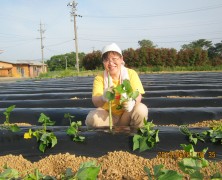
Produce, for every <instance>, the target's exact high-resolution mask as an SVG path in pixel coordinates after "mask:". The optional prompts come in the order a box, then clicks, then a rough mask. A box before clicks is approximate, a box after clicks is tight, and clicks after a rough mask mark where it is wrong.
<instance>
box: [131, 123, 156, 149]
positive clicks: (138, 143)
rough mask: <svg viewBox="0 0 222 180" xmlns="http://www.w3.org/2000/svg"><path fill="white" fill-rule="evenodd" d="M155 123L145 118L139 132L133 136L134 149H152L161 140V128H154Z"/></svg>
mask: <svg viewBox="0 0 222 180" xmlns="http://www.w3.org/2000/svg"><path fill="white" fill-rule="evenodd" d="M154 126H155V125H154V124H153V123H152V122H147V121H146V120H145V119H144V126H143V127H141V128H139V130H138V133H137V134H135V135H134V136H133V150H134V151H135V150H136V149H139V151H140V152H142V151H146V150H149V149H152V148H153V147H154V146H155V145H156V144H157V143H158V142H159V136H158V133H159V130H158V129H157V130H155V129H153V127H154Z"/></svg>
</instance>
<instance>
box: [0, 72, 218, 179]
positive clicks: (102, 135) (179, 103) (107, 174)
mask: <svg viewBox="0 0 222 180" xmlns="http://www.w3.org/2000/svg"><path fill="white" fill-rule="evenodd" d="M140 78H141V81H142V83H143V86H144V89H145V91H146V94H145V95H144V96H143V97H144V98H143V100H142V102H143V103H144V104H146V105H147V106H148V108H149V118H148V121H152V122H153V123H154V124H155V125H156V126H155V129H159V139H160V142H159V143H158V144H157V145H156V146H155V147H154V148H153V149H150V150H147V151H145V152H139V151H133V141H132V139H133V134H134V133H135V130H131V129H130V128H129V127H121V128H114V130H113V133H110V132H109V131H108V129H106V128H103V129H96V130H90V131H89V130H87V128H86V127H85V124H84V120H85V118H86V116H87V114H88V112H89V111H90V110H91V109H93V108H94V106H93V104H92V102H91V91H92V83H93V77H69V78H62V79H47V80H46V79H43V80H26V81H18V82H10V83H3V82H1V81H0V124H3V123H4V120H5V116H4V111H5V109H6V108H8V107H9V106H11V105H15V109H14V110H13V111H12V112H11V114H10V123H24V124H20V125H21V132H16V133H12V132H10V131H7V130H0V171H1V167H2V166H3V165H4V163H5V162H7V163H8V166H10V167H13V168H15V167H19V168H20V169H19V170H24V169H22V167H24V168H25V169H33V168H35V167H38V168H39V169H40V170H41V171H42V172H43V173H44V174H50V175H54V176H58V174H60V173H61V172H62V171H64V169H65V166H66V165H67V166H70V167H72V169H73V171H76V170H77V169H78V166H79V164H80V163H81V162H84V161H86V160H89V159H93V160H95V159H96V160H97V161H98V163H101V164H103V166H102V169H103V171H101V172H100V176H99V177H100V178H101V179H104V178H105V179H109V178H110V179H113V178H115V179H124V178H125V179H142V178H144V176H145V175H144V172H143V167H142V166H145V165H146V166H150V165H151V164H158V162H161V163H163V164H164V163H165V165H166V167H168V168H171V169H172V168H173V169H175V164H176V163H177V158H176V160H175V161H173V159H172V158H170V157H162V158H156V156H158V155H159V156H160V155H162V154H164V153H168V152H170V151H178V150H182V148H181V146H180V144H189V141H188V139H187V138H186V137H185V135H184V134H183V133H181V132H180V129H179V126H180V125H189V126H190V130H191V131H193V132H202V131H204V130H207V129H209V124H210V122H212V121H214V122H222V72H192V73H167V74H146V75H141V76H140ZM41 113H44V114H45V115H47V116H48V117H50V119H51V120H52V121H55V122H56V123H55V125H53V126H51V127H49V130H51V131H53V132H54V133H55V135H56V136H57V139H58V144H56V145H55V147H53V148H51V149H47V150H46V151H45V153H42V152H40V151H39V149H38V144H37V142H36V139H34V138H32V139H24V137H23V134H24V133H25V132H27V131H28V129H30V128H32V129H38V128H39V123H38V119H39V117H40V114H41ZM66 113H69V114H70V115H73V116H74V119H73V121H81V122H82V125H83V127H82V128H80V129H81V132H80V134H81V135H82V136H84V137H86V140H85V141H84V142H82V143H81V142H73V141H71V139H70V137H69V136H67V134H66V129H67V127H68V126H69V123H70V122H69V121H68V120H67V119H66V118H64V115H65V114H66ZM198 123H199V125H198ZM27 124H30V125H31V126H28V125H27ZM193 124H194V125H193ZM195 124H196V126H195ZM192 125H193V126H192ZM206 147H208V152H207V153H206V155H205V158H206V159H207V160H210V161H212V162H217V163H218V167H219V168H221V169H222V150H221V149H222V144H220V143H217V144H213V143H212V142H210V141H209V140H207V141H206V142H201V141H198V142H197V145H194V148H195V150H196V151H197V152H200V151H202V150H203V149H204V148H206ZM212 154H213V155H212ZM19 155H22V156H19ZM13 158H14V159H16V160H13ZM107 159H110V160H111V162H108V160H107ZM129 159H130V160H129ZM48 161H50V162H48ZM121 161H122V163H119V162H121ZM72 162H75V163H74V164H73V163H72ZM132 162H135V163H132ZM19 163H22V164H23V166H19ZM127 163H129V164H127ZM55 164H56V165H55ZM135 164H137V166H135ZM117 165H119V167H116V166H117ZM139 165H140V166H139ZM109 166H110V167H109ZM125 166H126V167H128V170H127V168H126V167H125ZM123 167H124V168H123ZM121 168H122V170H120V169H121ZM129 169H131V170H129ZM211 169H213V165H212V167H211ZM132 171H133V172H132ZM58 178H59V177H58Z"/></svg>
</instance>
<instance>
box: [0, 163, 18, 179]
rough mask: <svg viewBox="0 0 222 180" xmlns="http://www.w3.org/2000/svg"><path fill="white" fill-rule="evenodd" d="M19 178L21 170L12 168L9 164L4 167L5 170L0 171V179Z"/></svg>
mask: <svg viewBox="0 0 222 180" xmlns="http://www.w3.org/2000/svg"><path fill="white" fill-rule="evenodd" d="M17 178H19V172H18V171H17V170H15V169H11V168H9V167H7V166H5V167H4V171H3V172H2V173H0V179H1V180H6V179H17Z"/></svg>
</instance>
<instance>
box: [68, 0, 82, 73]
mask: <svg viewBox="0 0 222 180" xmlns="http://www.w3.org/2000/svg"><path fill="white" fill-rule="evenodd" d="M67 6H71V12H70V14H71V16H73V20H74V37H75V48H76V68H77V73H78V74H79V55H78V38H77V28H76V17H77V16H78V17H82V16H80V15H77V14H76V7H77V3H76V2H75V1H73V2H70V3H69V4H68V5H67Z"/></svg>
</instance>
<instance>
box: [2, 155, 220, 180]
mask: <svg viewBox="0 0 222 180" xmlns="http://www.w3.org/2000/svg"><path fill="white" fill-rule="evenodd" d="M174 152H176V151H174ZM148 153H149V152H148ZM180 160H181V158H179V157H178V158H170V157H156V158H153V159H144V158H142V157H139V156H136V155H133V154H130V153H128V152H123V151H115V152H109V153H108V154H107V155H105V156H102V157H99V158H91V157H84V156H75V155H73V154H72V155H71V154H69V153H66V154H57V155H50V156H48V157H46V158H44V159H42V160H40V161H38V162H34V163H31V162H30V161H27V160H26V159H24V158H23V157H22V156H21V155H20V156H13V155H7V156H1V157H0V171H2V170H3V169H2V168H1V167H3V165H4V164H5V163H7V166H8V167H10V168H13V169H17V170H18V171H19V172H23V173H24V174H28V173H31V172H33V171H34V169H36V168H38V169H39V171H40V172H41V173H42V174H44V175H50V176H54V177H56V179H60V178H61V174H62V173H64V172H65V170H66V169H67V168H71V169H72V171H73V172H77V170H78V169H79V166H80V164H81V163H83V162H88V161H96V162H97V163H98V165H100V166H101V168H100V172H99V175H98V179H106V180H113V179H115V180H121V179H130V180H132V179H135V180H140V179H141V180H142V179H144V180H145V179H148V177H147V175H146V174H145V171H144V170H143V168H144V167H145V166H146V167H148V168H151V169H152V167H153V166H155V165H159V164H163V165H164V167H165V168H166V169H171V170H176V171H178V172H180V173H181V174H183V173H182V172H181V171H180V170H179V169H178V166H177V164H178V162H179V161H180ZM219 169H222V161H220V162H216V163H214V162H210V163H209V166H208V167H207V168H203V170H202V172H203V173H204V174H205V176H206V179H209V177H210V175H212V174H214V173H216V172H217V171H218V170H219ZM152 171H153V170H152ZM24 174H23V175H24ZM184 175H185V174H184Z"/></svg>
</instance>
